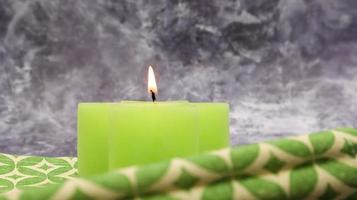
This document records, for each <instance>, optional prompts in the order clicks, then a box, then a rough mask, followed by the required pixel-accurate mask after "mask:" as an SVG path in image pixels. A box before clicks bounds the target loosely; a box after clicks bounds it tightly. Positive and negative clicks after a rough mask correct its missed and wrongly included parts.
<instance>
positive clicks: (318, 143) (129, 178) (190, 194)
mask: <svg viewBox="0 0 357 200" xmlns="http://www.w3.org/2000/svg"><path fill="white" fill-rule="evenodd" d="M356 155H357V130H356V129H352V128H341V129H336V130H331V131H324V132H319V133H313V134H310V135H304V136H297V137H291V138H284V139H279V140H274V141H268V142H262V143H259V144H251V145H244V146H241V147H235V148H230V149H229V148H228V149H222V150H219V151H213V152H208V153H206V154H201V155H198V156H193V157H188V158H174V159H172V160H170V161H167V162H160V163H154V164H150V165H145V166H133V167H129V168H125V169H119V170H116V171H112V172H109V173H106V174H103V175H100V176H95V177H90V178H73V179H71V180H66V181H64V182H63V183H60V184H55V185H52V186H47V187H43V188H33V189H24V190H20V191H19V190H13V191H11V192H8V193H6V194H4V196H3V198H4V199H26V200H30V199H36V200H41V199H54V200H55V199H61V200H65V199H127V198H138V199H160V200H161V199H170V200H171V199H184V200H186V199H204V200H206V199H207V200H208V199H238V200H239V199H242V200H243V199H244V200H247V199H263V200H265V199H266V200H270V199H272V200H277V199H279V200H280V199H281V200H283V199H346V200H348V199H357V157H356Z"/></svg>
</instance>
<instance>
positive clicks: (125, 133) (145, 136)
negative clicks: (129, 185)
mask: <svg viewBox="0 0 357 200" xmlns="http://www.w3.org/2000/svg"><path fill="white" fill-rule="evenodd" d="M148 92H149V94H150V95H151V97H152V101H153V102H142V101H122V102H121V103H81V104H80V105H79V109H78V165H79V166H78V168H79V173H80V175H81V176H87V175H93V174H99V173H101V172H105V171H107V170H109V169H115V168H120V167H126V166H130V165H142V164H146V163H150V162H156V161H161V160H168V159H170V158H172V157H181V156H188V155H193V154H197V153H200V152H203V151H208V150H213V149H218V148H223V147H226V146H228V144H229V133H228V132H229V131H228V110H229V108H228V104H226V103H189V102H187V101H171V102H170V101H169V102H158V101H156V97H157V94H158V89H157V85H156V80H155V75H154V71H153V69H152V67H149V70H148Z"/></svg>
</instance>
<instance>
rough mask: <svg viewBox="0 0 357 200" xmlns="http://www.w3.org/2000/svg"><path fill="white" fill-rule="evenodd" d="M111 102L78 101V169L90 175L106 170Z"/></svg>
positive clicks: (83, 174)
mask: <svg viewBox="0 0 357 200" xmlns="http://www.w3.org/2000/svg"><path fill="white" fill-rule="evenodd" d="M111 105H112V104H111V103H80V104H79V105H78V113H77V115H78V117H77V118H78V121H77V131H78V132H77V136H78V138H77V141H78V146H77V152H78V171H79V174H80V175H81V176H90V175H94V174H100V173H103V172H106V171H108V133H109V110H110V107H111Z"/></svg>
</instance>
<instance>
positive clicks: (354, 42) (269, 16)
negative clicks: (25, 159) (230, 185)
mask: <svg viewBox="0 0 357 200" xmlns="http://www.w3.org/2000/svg"><path fill="white" fill-rule="evenodd" d="M356 55H357V1H356V0H306V1H303V0H280V1H279V0H240V1H235V0H224V1H222V0H219V1H207V0H181V1H178V0H135V1H134V0H132V1H118V0H98V1H90V0H51V1H48V0H0V91H1V93H0V134H1V137H0V151H1V152H7V153H18V154H39V155H75V154H76V105H77V103H78V102H81V101H120V100H123V99H131V100H135V99H138V100H146V99H148V96H147V93H146V85H145V76H146V68H147V65H149V64H153V65H155V66H156V70H157V74H158V76H159V77H158V79H159V83H158V84H159V90H160V95H159V99H160V100H177V99H188V100H191V101H227V102H229V103H230V105H231V113H230V116H231V134H232V143H233V144H238V143H247V142H256V141H261V140H265V139H270V138H276V137H280V136H287V135H292V134H297V133H304V132H309V131H315V130H320V129H328V128H334V127H338V126H352V127H357V114H356V113H357V56H356Z"/></svg>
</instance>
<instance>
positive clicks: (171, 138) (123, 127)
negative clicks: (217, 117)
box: [109, 102, 199, 169]
mask: <svg viewBox="0 0 357 200" xmlns="http://www.w3.org/2000/svg"><path fill="white" fill-rule="evenodd" d="M111 120H112V123H111V128H112V130H111V131H112V132H111V134H110V139H109V146H110V148H109V168H110V169H114V168H118V167H125V166H130V165H141V164H146V163H150V162H156V161H160V160H167V159H169V158H172V157H176V156H188V155H192V154H196V153H197V152H198V150H199V146H198V136H199V135H198V123H197V121H198V115H197V113H196V112H195V109H194V107H192V106H190V104H189V103H187V102H155V103H153V102H122V103H121V104H120V105H119V104H118V105H115V106H113V108H112V115H111Z"/></svg>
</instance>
